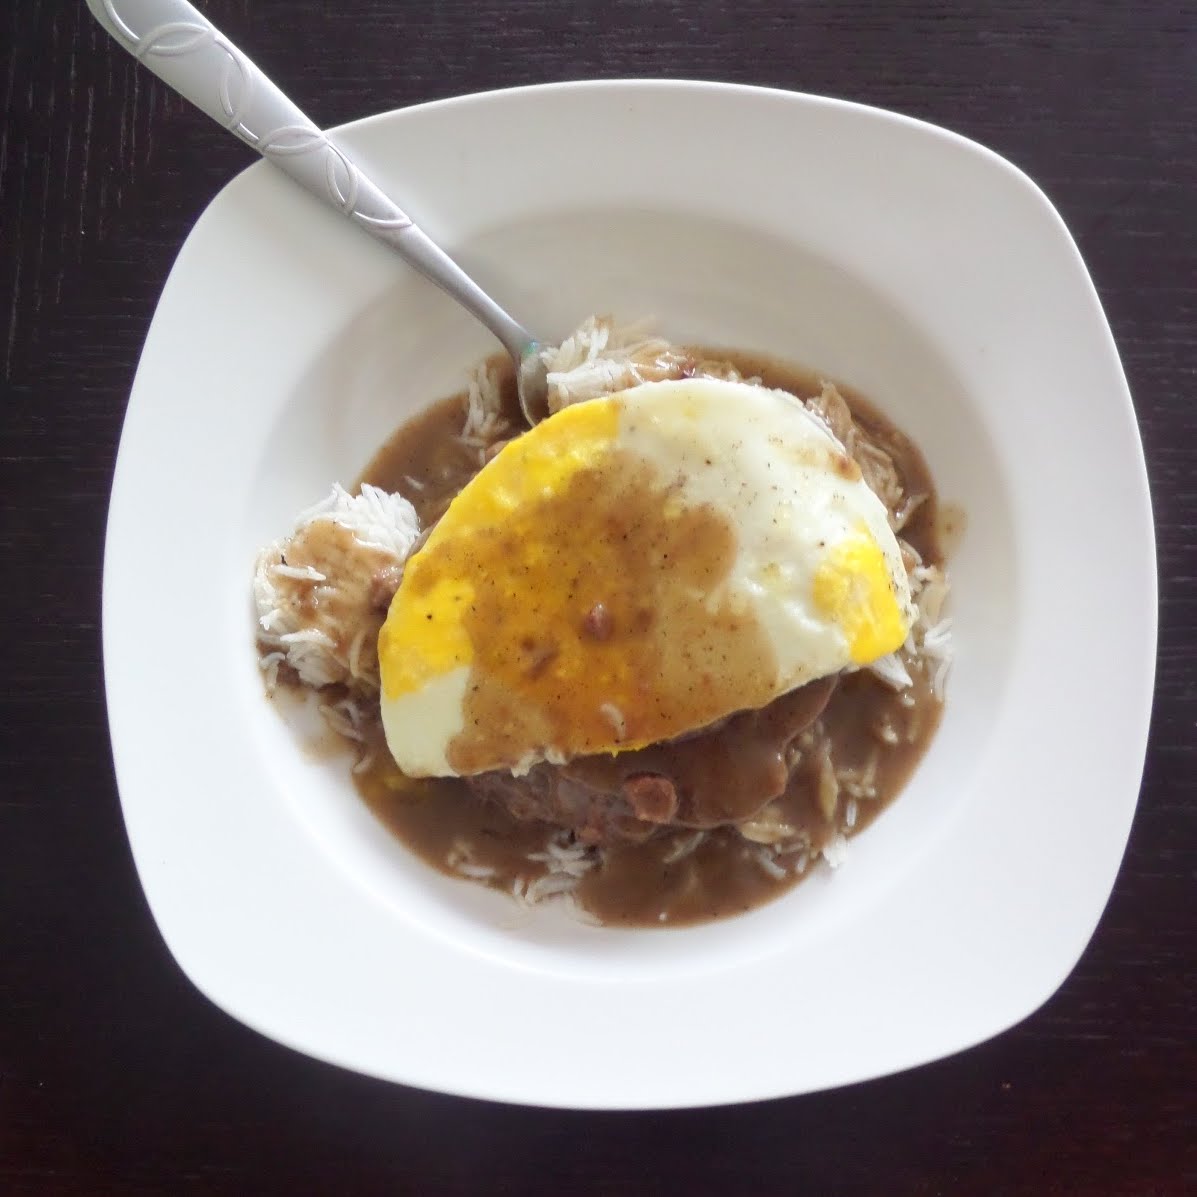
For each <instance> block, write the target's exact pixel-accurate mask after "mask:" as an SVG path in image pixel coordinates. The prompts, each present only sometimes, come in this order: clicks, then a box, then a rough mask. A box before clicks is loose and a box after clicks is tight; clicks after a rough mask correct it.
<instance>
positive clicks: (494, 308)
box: [87, 0, 535, 361]
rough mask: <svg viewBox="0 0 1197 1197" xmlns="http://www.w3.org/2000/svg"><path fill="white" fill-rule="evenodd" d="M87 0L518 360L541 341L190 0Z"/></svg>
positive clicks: (197, 101) (112, 29) (138, 51)
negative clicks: (452, 301)
mask: <svg viewBox="0 0 1197 1197" xmlns="http://www.w3.org/2000/svg"><path fill="white" fill-rule="evenodd" d="M87 4H88V7H89V8H90V9H91V11H92V14H93V15H94V16H95V18H96V20H97V21H99V23H100V24H101V25H102V26H103V27H104V28H105V29H106V30H107V31H108V33H110V34H111V35H112V37H113V38H114V39H115V40H116V41H117V42H118V43H119V44H120V45H121V46H123V47H124V48H125V49H126V50H128V52H129V53H130V54H132V55H133V57H134V58H136V59H137V61H138V62H140V63H142V64H144V65H145V66H147V67H149V69H150V70H151V71H153V72H154V74H155V75H157V76H158V77H159V78H160V79H161V80H163V82H165V83H166V84H168V85H169V86H170V87H172V88H174V90H175V91H177V92H178V93H179V94H180V95H181V96H183V98H184V99H187V100H190V101H191V103H192V104H194V105H195V106H196V107H197V108H199V109H200V110H201V111H202V112H206V113H207V114H208V116H210V117H211V118H212V119H213V120H214V121H216V122H217V123H219V124H221V125H223V126H224V127H225V128H226V129H227V130H228V131H229V132H230V133H232V134H233V135H234V136H235V137H239V138H240V139H241V140H242V141H243V142H245V144H246V145H248V146H250V147H251V148H252V149H255V150H257V151H258V153H259V154H261V155H262V157H263V158H265V159H267V160H268V161H269V162H271V163H272V164H273V165H275V166H277V167H278V168H279V170H281V171H283V172H284V173H285V174H287V175H290V176H291V178H292V179H294V180H295V182H297V183H299V184H300V185H301V186H303V187H304V188H306V189H307V190H308V191H310V192H311V193H312V195H314V196H315V197H316V198H317V199H319V200H323V201H324V203H326V204H328V205H329V207H331V208H334V209H335V210H336V211H338V212H340V213H341V215H343V216H345V217H347V218H348V219H349V220H351V221H352V222H353V223H354V224H356V225H357V226H358V227H359V228H362V229H364V230H365V231H366V232H367V233H369V234H370V235H371V236H373V237H376V238H377V239H378V240H379V241H382V242H383V243H384V244H386V245H388V246H390V247H391V248H392V249H394V250H396V251H397V252H398V253H399V254H400V256H401V257H403V258H405V259H406V260H407V261H408V262H409V263H410V264H411V265H412V266H414V267H415V268H416V269H417V270H418V271H419V272H420V273H421V274H423V275H424V276H425V277H427V278H429V279H431V280H432V282H434V283H436V284H437V286H439V287H441V288H443V289H444V290H445V291H447V292H448V293H449V295H451V296H452V297H453V298H454V299H456V300H457V301H458V302H459V303H460V304H461V305H462V306H463V307H464V308H466V310H467V311H469V312H470V313H471V314H472V315H474V316H475V317H477V319H479V320H480V321H481V322H482V323H483V324H485V325H486V327H487V328H489V329H490V330H491V332H493V333H494V334H495V336H496V337H498V339H499V340H500V341H501V342H502V344H503V346H504V348H505V349H506V350H507V351H508V353H510V354H511V355H512V357H513V358H514V359H515V360H516V361H519V360H520V358H521V357H522V356H523V355H524V354H526V353H528V352H529V351H530V350H531V349H532V348H534V347H535V341H534V339H533V338H532V336H531V335H530V334H529V333H528V331H527V330H526V329H525V328H523V326H522V325H520V324H518V323H517V322H516V321H515V320H513V319H512V318H511V316H509V315H508V314H507V313H506V312H505V311H504V310H503V309H502V308H501V307H500V306H499V305H498V304H497V303H495V301H494V300H493V299H491V298H490V296H489V295H487V294H486V292H485V291H483V290H482V288H481V287H479V286H478V284H477V283H475V282H474V280H473V279H471V278H470V277H469V275H467V274H466V273H465V271H464V270H462V269H461V267H460V266H458V265H457V263H456V262H454V261H453V259H452V258H450V257H449V255H448V254H446V253H445V252H444V251H443V250H442V249H441V248H440V247H439V246H437V245H436V243H435V242H433V241H432V240H431V239H430V238H429V237H428V236H427V235H426V234H425V233H424V232H422V231H421V230H420V229H419V228H417V227H416V225H415V224H413V223H412V220H411V217H409V216H408V215H407V213H406V212H404V211H403V210H402V209H401V208H400V207H399V206H398V205H397V204H396V203H395V202H394V200H392V199H391V198H390V197H389V196H388V195H387V194H386V193H385V192H383V191H382V190H381V189H380V188H379V187H378V186H377V185H376V184H375V183H374V182H372V181H371V179H370V178H369V177H368V176H367V175H366V174H365V173H364V172H363V171H362V170H361V168H360V167H358V166H357V165H356V164H355V163H354V161H353V159H352V158H350V157H349V155H348V154H347V153H346V152H345V150H343V149H342V148H341V147H340V146H338V145H337V144H336V142H335V141H334V140H333V139H332V138H331V137H330V136H329V135H328V134H327V133H325V132H323V130H321V129H320V128H318V127H317V126H316V125H315V124H314V123H313V122H312V121H311V120H310V119H309V118H308V117H307V116H305V115H304V114H303V112H301V111H300V109H299V108H298V106H297V105H296V104H295V103H293V102H292V101H291V100H290V99H289V98H288V97H287V96H286V95H284V94H283V92H282V91H281V90H280V89H279V88H278V87H277V86H275V84H274V83H272V82H271V80H269V79H268V78H267V77H266V76H265V75H264V74H263V73H262V72H261V71H260V70H259V69H258V67H257V66H255V65H254V63H253V62H252V61H251V60H250V59H249V58H248V57H247V56H246V55H245V54H243V53H242V52H241V51H240V50H239V49H238V48H237V47H236V46H235V45H233V43H232V42H230V41H229V39H228V38H227V37H225V36H224V34H223V33H221V32H220V30H218V29H217V28H216V27H215V26H214V25H213V24H212V22H211V21H209V20H208V19H207V18H206V17H205V16H203V14H202V13H200V12H198V11H196V9H195V8H193V7H192V6H191V5H190V4H188V3H187V2H186V0H87Z"/></svg>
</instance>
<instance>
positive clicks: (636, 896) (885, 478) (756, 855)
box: [353, 350, 959, 926]
mask: <svg viewBox="0 0 1197 1197" xmlns="http://www.w3.org/2000/svg"><path fill="white" fill-rule="evenodd" d="M681 352H683V353H686V351H681ZM686 357H688V358H689V359H690V360H692V361H693V362H694V363H695V369H696V370H699V371H701V370H704V369H705V368H706V366H705V363H709V362H710V361H715V362H719V363H724V364H725V365H726V366H727V367H729V368H730V370H731V372H732V374H733V376H734V375H736V374H738V375H739V376H740V377H744V378H754V379H759V380H760V382H761V383H762V384H763V385H765V386H767V387H773V388H778V389H781V390H784V391H788V392H789V393H791V394H793V395H795V396H798V397H799V398H803V399H815V406H816V409H817V410H820V414H822V415H823V416H824V417H825V418H826V419H827V422H828V423H829V424H830V425H831V427H832V431H833V432H835V433H836V434H837V436H838V437H839V439H840V440H841V441H842V442H843V443H844V444H845V446H846V447H847V448H848V449H849V452H850V453H851V454H852V456H853V457H854V459H855V460H856V461H857V462H858V464H860V465H861V467H862V470H863V471H864V473H865V476H866V478H868V479H869V480H870V483H871V484H872V485H873V486H874V489H875V491H876V492H877V493H878V497H879V498H881V499H882V501H883V502H884V503H885V504H886V506H887V507H888V508H889V509H890V512H891V522H896V523H897V524H898V525H899V528H898V530H899V535H900V538H901V542H902V543H903V551H904V554H908V555H909V560H908V561H907V568H908V569H909V570H910V571H911V573H912V577H914V578H916V579H918V580H920V585H922V584H923V583H924V582H927V581H931V582H933V583H935V584H938V582H939V579H940V577H941V572H942V567H943V563H944V551H943V545H944V543H945V540H948V539H950V537H951V535H952V534H953V525H954V524H955V523H957V522H958V519H959V517H958V516H956V515H955V514H954V513H945V512H944V511H942V510H941V507H940V504H939V502H938V499H937V495H936V492H935V487H934V484H933V481H932V479H931V477H930V474H929V471H928V470H927V467H926V464H925V462H924V461H923V458H922V456H921V454H920V453H919V452H918V450H917V448H916V447H915V446H914V445H913V444H912V443H911V442H910V441H909V439H908V438H907V437H905V435H904V434H903V433H902V432H901V431H900V430H899V429H898V428H896V427H895V426H894V425H893V424H892V423H891V422H889V421H888V420H887V419H885V417H884V416H882V415H881V413H880V412H879V411H877V410H876V408H874V407H873V406H872V405H871V404H869V403H868V402H867V401H866V400H865V399H864V398H863V397H861V396H859V395H856V394H854V393H852V392H850V391H848V390H847V389H845V388H825V386H824V384H823V382H822V380H821V379H820V378H819V376H817V375H815V374H813V373H811V372H810V371H806V370H802V369H799V368H796V367H793V366H790V365H787V364H783V363H780V362H777V361H774V360H771V359H766V358H761V357H759V356H752V355H747V354H742V353H736V352H730V351H725V350H718V351H715V350H691V351H688V353H686ZM490 366H491V369H492V371H493V374H492V376H493V377H495V378H496V380H497V382H498V386H499V393H500V397H501V412H502V416H503V417H504V419H503V422H502V424H501V423H500V422H495V425H494V427H495V431H494V433H493V435H482V436H472V437H466V438H463V436H462V426H463V421H464V419H465V416H466V410H467V406H468V398H467V395H466V393H464V392H463V393H462V394H459V395H456V396H453V397H452V398H449V399H446V400H443V401H441V402H440V403H438V404H436V405H434V406H433V407H432V408H430V409H429V410H427V411H426V412H424V413H422V414H421V415H419V416H417V417H415V418H414V419H412V420H411V421H409V422H408V423H407V424H405V425H404V426H403V427H402V428H400V429H399V430H398V431H397V432H396V433H395V435H394V436H393V437H392V438H391V440H390V441H388V442H387V444H386V445H384V446H383V448H382V449H381V450H380V451H379V452H378V453H377V454H376V456H375V457H374V459H373V460H372V461H371V462H370V464H369V465H368V466H367V468H366V470H365V471H364V472H363V474H362V476H361V478H360V480H359V485H360V484H363V483H364V484H370V485H373V486H376V487H379V488H380V489H381V490H383V491H388V492H400V493H402V494H403V495H405V496H406V497H407V498H408V499H409V500H410V502H411V503H412V504H413V506H414V507H415V509H416V513H417V514H418V516H419V520H420V526H421V527H422V528H424V529H428V528H429V527H430V526H431V525H432V524H434V523H435V522H436V520H437V519H439V517H440V516H441V515H442V514H443V513H444V511H445V509H446V508H447V507H448V504H449V502H450V501H451V500H452V499H453V497H454V496H455V495H456V494H457V493H458V492H459V491H460V490H461V489H462V487H463V486H464V485H465V484H466V483H467V482H468V481H469V480H470V479H471V478H472V477H473V476H474V475H475V474H476V473H477V472H478V470H479V469H480V468H481V465H482V464H483V462H484V461H485V460H487V459H488V458H489V456H491V455H493V453H494V451H495V449H496V447H497V446H498V445H499V444H500V443H502V441H503V440H505V439H506V438H507V437H509V436H511V435H513V434H514V431H515V430H518V429H519V428H520V423H519V416H518V404H517V403H516V398H515V386H514V379H513V377H512V375H511V371H510V368H509V366H508V365H507V363H506V362H505V361H503V360H501V359H497V358H496V359H493V361H492V362H491V363H490ZM687 368H688V367H686V366H683V367H682V372H683V374H684V373H685V370H686V369H687ZM816 397H819V398H816ZM820 404H822V406H821V407H820V406H819V405H820ZM849 413H850V419H849ZM503 424H505V425H506V429H505V430H504V431H500V429H501V428H502V426H503ZM945 514H946V518H945ZM915 571H921V572H917V573H916V572H915ZM944 589H946V587H944ZM941 600H942V596H941V595H940V596H938V597H937V599H936V600H935V606H936V609H935V610H934V611H931V612H929V614H928V618H927V621H926V622H927V623H929V624H931V623H938V616H939V611H938V604H939V602H940V601H941ZM932 617H933V618H932ZM915 640H916V638H915V636H914V634H913V633H912V638H911V641H908V646H910V645H911V644H912V643H913V646H914V648H915V649H916V651H914V652H909V653H905V654H903V661H904V665H905V671H906V674H907V682H908V684H905V685H903V686H901V688H898V687H897V686H895V685H894V684H893V681H892V679H885V680H883V678H882V677H879V676H878V673H877V672H875V671H874V670H871V669H862V670H858V671H854V672H847V673H843V674H839V675H836V676H835V677H834V678H833V679H828V680H826V681H825V682H816V683H812V684H810V685H809V686H805V687H802V688H801V689H800V690H799V691H796V692H793V693H791V694H788V695H783V696H782V697H781V698H779V699H776V700H775V701H774V702H772V703H770V704H769V705H768V706H767V707H765V708H763V709H762V710H760V711H756V712H744V713H742V714H740V715H736V716H733V717H732V718H730V719H727V720H723V721H721V722H720V724H719V725H717V726H715V727H711V728H708V729H703V730H701V731H699V732H697V733H695V734H692V735H689V736H686V737H681V738H679V740H677V741H674V742H671V743H670V744H668V745H664V746H662V745H654V746H652V747H650V748H649V749H646V750H644V754H645V755H644V756H643V757H642V756H641V754H640V753H619V754H616V755H614V756H612V755H610V754H602V755H600V756H597V757H591V758H578V759H576V760H574V761H570V762H567V763H566V764H565V765H552V764H548V763H543V762H542V763H540V764H536V765H534V766H533V767H532V769H531V770H530V771H529V773H528V774H527V775H526V776H524V777H513V776H512V775H511V774H508V773H500V772H497V771H496V772H495V773H490V774H487V773H483V774H479V775H476V776H473V777H463V778H445V777H438V778H419V779H417V778H409V777H406V776H404V774H403V773H402V772H401V771H400V770H399V768H398V767H397V766H396V765H395V763H394V762H393V760H392V758H391V756H390V754H389V753H388V751H387V748H386V744H385V741H384V739H383V735H382V731H381V726H380V724H379V722H378V720H377V717H374V718H370V719H366V720H363V721H362V724H361V725H360V726H359V727H358V728H357V729H356V731H357V733H358V737H357V738H359V740H360V743H361V744H362V749H361V755H360V759H359V768H358V769H357V770H355V772H354V774H353V776H354V782H355V784H356V786H357V788H358V790H359V792H360V793H361V795H362V797H363V798H364V799H365V801H366V802H367V803H368V804H369V806H370V808H371V810H372V811H373V812H374V813H375V814H376V815H377V816H378V818H379V819H380V820H381V821H382V822H383V823H385V824H386V826H387V827H389V828H390V829H391V830H392V831H393V832H394V833H395V834H396V835H397V836H398V837H399V838H400V839H402V840H403V842H404V843H405V844H406V845H407V846H408V847H410V848H411V849H412V850H413V851H414V852H416V853H417V854H418V855H419V856H420V857H421V858H423V859H424V860H425V861H427V862H428V863H429V864H431V865H432V866H433V867H435V868H437V869H439V870H441V871H443V872H446V873H449V874H452V875H454V876H460V877H466V878H469V879H471V880H473V881H475V882H479V883H482V884H485V885H488V886H491V887H493V888H495V889H498V890H501V891H504V892H509V893H512V894H514V895H515V896H516V897H517V898H521V899H524V900H529V901H536V900H538V899H542V898H546V897H552V896H555V895H558V894H560V895H568V899H569V900H570V901H572V902H574V903H575V904H576V905H577V907H579V908H580V910H581V911H583V912H584V913H585V914H587V915H589V916H590V917H592V918H594V919H596V920H598V921H600V922H602V923H604V924H613V925H633V926H650V925H653V926H659V925H674V926H676V925H685V924H690V923H695V922H702V921H707V920H710V919H715V918H720V917H725V916H728V915H733V914H737V913H741V912H743V911H746V910H748V909H750V908H752V907H754V906H756V905H759V904H760V903H762V902H765V901H767V900H769V899H771V898H773V897H775V896H777V895H778V894H779V893H781V892H783V891H784V890H786V889H788V888H790V887H791V886H792V885H794V884H796V882H797V881H799V880H800V879H801V878H802V877H803V876H805V875H807V873H808V872H809V871H810V870H811V869H812V868H813V867H814V865H815V864H816V862H817V861H818V860H819V859H820V858H824V859H826V860H828V861H830V862H831V863H833V864H835V863H838V859H839V857H840V856H841V855H842V853H843V850H844V844H845V842H846V840H847V838H848V837H850V836H851V835H853V834H855V832H857V831H859V830H861V829H862V828H864V827H865V826H867V825H868V824H869V823H870V822H871V821H872V820H873V819H874V818H875V817H876V816H877V815H878V813H879V812H880V811H881V810H882V809H884V807H885V806H886V805H887V804H888V803H889V802H890V801H892V800H893V798H894V797H895V796H896V795H897V793H898V792H899V791H900V789H901V788H902V786H903V785H904V784H905V782H906V780H907V778H908V777H909V775H910V773H911V771H912V770H913V769H914V767H915V765H916V764H917V762H918V760H919V758H920V757H921V756H922V754H923V752H924V751H925V750H926V747H927V745H928V744H929V742H930V740H931V738H932V736H933V735H934V732H935V729H936V727H937V725H938V721H939V717H940V711H941V709H942V700H941V697H940V695H939V688H940V683H941V682H942V669H941V663H940V662H939V660H938V658H936V657H934V656H930V655H928V654H927V653H925V652H921V651H917V650H918V649H919V648H920V647H921V646H920V645H919V644H917V643H914V642H915ZM637 758H640V759H637ZM662 778H664V779H665V780H664V781H662V780H661V779H662ZM762 786H763V787H767V788H765V789H760V787H762ZM769 793H777V795H778V796H777V797H776V798H774V799H772V800H771V801H768V802H767V803H766V804H765V805H763V806H762V804H761V795H762V794H764V795H767V794H769ZM671 803H672V805H670V804H671Z"/></svg>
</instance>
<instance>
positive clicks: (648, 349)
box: [540, 316, 682, 412]
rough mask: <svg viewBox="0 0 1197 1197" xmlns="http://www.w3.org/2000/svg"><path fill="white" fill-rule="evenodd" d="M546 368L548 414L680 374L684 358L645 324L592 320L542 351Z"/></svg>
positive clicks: (595, 317)
mask: <svg viewBox="0 0 1197 1197" xmlns="http://www.w3.org/2000/svg"><path fill="white" fill-rule="evenodd" d="M540 357H541V361H543V362H544V364H545V366H546V368H547V370H548V378H547V382H548V387H549V410H550V411H551V412H555V411H560V410H561V408H563V407H568V406H569V405H570V404H572V403H582V402H584V401H585V400H587V399H597V398H598V397H599V396H601V395H611V394H614V393H615V392H616V391H624V390H627V388H628V387H634V386H637V385H639V384H640V383H642V382H654V381H659V380H660V379H663V378H671V377H674V376H676V374H677V373H678V370H679V367H680V364H681V360H682V359H681V355H680V354H679V353H678V352H677V350H676V349H674V347H673V346H672V345H670V344H669V342H668V341H664V340H662V339H661V338H660V337H653V336H649V335H648V331H647V322H644V321H642V322H640V323H637V324H628V325H624V326H622V327H617V326H616V325H615V324H614V322H613V321H612V320H611V319H610V318H609V317H598V316H591V317H589V318H588V319H587V320H586V321H584V322H583V324H582V326H581V327H580V328H579V329H578V330H577V331H576V332H574V333H572V334H570V336H568V337H566V338H565V340H564V341H562V342H561V344H560V345H558V346H557V347H556V348H548V349H544V350H542V351H541V354H540Z"/></svg>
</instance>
